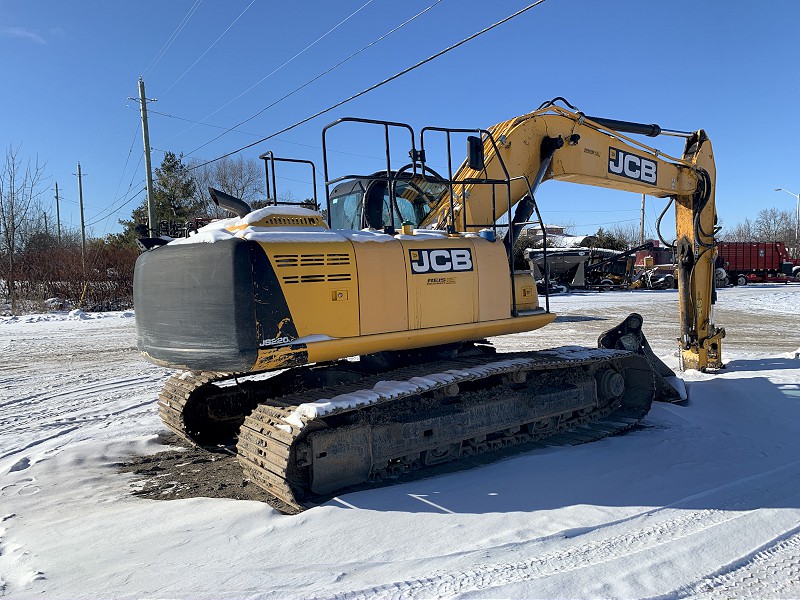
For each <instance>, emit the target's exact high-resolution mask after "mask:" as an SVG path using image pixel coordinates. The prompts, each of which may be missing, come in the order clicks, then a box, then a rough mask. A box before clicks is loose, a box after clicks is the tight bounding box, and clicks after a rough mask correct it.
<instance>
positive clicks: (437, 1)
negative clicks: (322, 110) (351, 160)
mask: <svg viewBox="0 0 800 600" xmlns="http://www.w3.org/2000/svg"><path fill="white" fill-rule="evenodd" d="M441 1H442V0H436V2H434V3H433V4H431V5H430V6H428V7H427V8H426V9H424V10H422V11H420V12H418V13H417V14H416V15H414V16H413V17H411V18H410V19H407V20H406V21H404V22H403V23H401V24H400V25H398V26H397V27H395V28H394V29H392V30H390V31H388V32H386V33H385V34H383V35H382V36H381V37H379V38H378V39H376V40H374V41H372V42H370V43H369V44H367V45H366V46H364V47H363V48H361V49H360V50H356V51H355V52H353V53H352V54H351V55H350V56H348V57H347V58H345V59H344V60H341V61H339V62H338V63H336V64H335V65H333V66H332V67H330V68H329V69H326V70H325V71H323V72H322V73H320V74H319V75H317V76H316V77H313V78H312V79H310V80H308V81H306V82H305V83H304V84H303V85H301V86H299V87H296V88H295V89H293V90H292V91H291V92H289V93H288V94H284V95H283V96H281V97H280V98H278V99H277V100H275V101H274V102H273V103H271V104H268V105H267V106H265V107H264V108H262V109H261V110H260V111H258V112H257V113H256V114H254V115H253V116H251V117H248V118H247V119H245V120H244V121H241V122H240V123H238V124H236V125H234V126H233V127H231V128H230V129H228V130H226V131H223V132H222V133H221V134H219V135H218V136H217V137H215V138H214V139H212V140H209V141H208V142H206V143H205V144H203V145H201V146H198V147H197V148H195V149H194V150H192V151H191V152H189V154H187V156H191V155H192V154H193V153H194V152H196V151H198V150H200V149H201V148H204V147H206V146H208V145H209V144H211V143H213V142H216V141H217V140H218V139H220V138H221V137H222V136H224V135H226V134H228V133H229V132H230V131H232V130H234V129H236V128H237V127H239V126H240V125H244V124H245V123H247V122H248V121H252V120H253V119H255V118H256V117H257V116H259V115H260V114H262V113H263V112H264V111H266V110H268V109H270V108H272V107H273V106H275V105H276V104H278V103H279V102H282V101H284V100H286V98H289V97H290V96H293V95H294V94H296V93H297V92H299V91H300V90H302V89H303V88H305V87H307V86H309V85H311V84H312V83H314V82H315V81H317V80H318V79H321V78H322V77H324V76H325V75H327V74H328V73H330V72H331V71H333V70H335V69H338V68H339V67H341V66H342V65H343V64H345V63H346V62H347V61H349V60H351V59H353V58H355V57H356V56H358V55H359V54H361V53H362V52H364V51H365V50H367V49H368V48H371V47H372V46H374V45H375V44H377V43H379V42H381V41H383V40H384V39H386V38H387V37H389V36H390V35H392V34H393V33H395V32H396V31H398V30H399V29H402V28H403V27H405V26H406V25H408V24H409V23H411V22H412V21H414V20H415V19H417V18H418V17H421V16H422V15H424V14H425V13H426V12H428V11H429V10H431V9H432V8H433V7H434V6H436V5H437V4H439V3H440V2H441ZM542 1H544V0H542ZM234 100H235V98H234ZM226 106H227V105H226ZM212 114H213V113H212ZM209 116H210V115H209Z"/></svg>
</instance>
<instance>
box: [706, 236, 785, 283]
mask: <svg viewBox="0 0 800 600" xmlns="http://www.w3.org/2000/svg"><path fill="white" fill-rule="evenodd" d="M717 266H718V267H722V268H723V269H725V273H726V274H727V278H728V280H729V281H730V282H731V283H732V284H734V285H747V284H748V283H756V282H777V283H788V282H789V281H793V280H798V279H800V259H796V258H795V259H792V258H790V257H789V253H788V252H787V250H786V245H785V244H784V243H783V242H720V243H719V245H718V246H717Z"/></svg>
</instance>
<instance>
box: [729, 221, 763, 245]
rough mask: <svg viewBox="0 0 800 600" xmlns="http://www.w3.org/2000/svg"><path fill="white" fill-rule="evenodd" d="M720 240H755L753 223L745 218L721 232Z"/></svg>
mask: <svg viewBox="0 0 800 600" xmlns="http://www.w3.org/2000/svg"><path fill="white" fill-rule="evenodd" d="M722 238H723V239H724V240H725V241H726V242H752V241H755V239H756V234H755V228H754V227H753V222H752V221H751V220H750V219H749V218H745V220H744V221H742V222H741V223H737V224H736V225H734V226H733V227H731V228H730V229H728V230H724V229H723V230H722Z"/></svg>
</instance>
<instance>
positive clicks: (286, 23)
mask: <svg viewBox="0 0 800 600" xmlns="http://www.w3.org/2000/svg"><path fill="white" fill-rule="evenodd" d="M433 4H435V5H434V6H433V7H432V8H431V9H430V10H428V11H427V12H426V13H425V14H423V15H422V16H420V17H418V18H417V19H415V20H414V21H412V22H411V23H409V24H408V25H406V26H404V27H403V28H401V29H399V30H398V31H396V32H395V33H393V34H392V35H391V36H389V37H387V38H386V39H384V40H382V41H381V42H379V43H377V44H375V45H373V46H371V47H370V48H369V49H367V50H365V51H363V52H361V53H360V54H358V55H357V56H355V57H354V58H352V59H351V60H349V61H347V62H346V63H345V64H344V65H342V66H341V67H338V68H336V69H335V70H333V71H332V72H331V73H329V74H327V75H325V76H324V77H321V78H319V79H318V80H317V81H314V82H313V83H310V84H308V85H307V86H306V87H304V88H303V89H302V90H300V91H298V92H297V93H295V94H293V95H292V96H291V97H290V98H288V99H286V100H283V101H280V102H278V103H277V104H275V105H274V106H273V107H271V108H269V109H268V110H265V111H264V112H263V113H262V114H261V115H259V116H258V117H256V118H254V119H252V120H251V121H249V122H248V123H247V124H245V125H242V126H241V127H240V128H239V129H240V131H235V132H231V133H228V134H226V135H224V136H222V137H221V138H220V139H218V140H216V141H213V142H211V140H212V139H213V138H215V137H217V136H218V135H219V134H220V133H222V132H223V131H224V129H221V128H227V127H230V126H232V125H235V124H236V123H238V122H240V121H242V120H244V119H247V118H249V117H251V116H252V115H254V114H255V113H257V112H259V111H261V110H262V109H264V108H265V107H266V106H268V105H270V104H272V103H274V102H275V101H276V100H278V99H279V98H281V97H282V96H284V95H285V94H287V93H289V92H291V91H292V90H294V89H296V88H298V87H299V86H302V85H304V84H306V83H308V82H309V81H310V80H311V79H313V78H315V77H317V76H318V75H319V74H320V73H322V72H324V71H325V70H327V69H329V68H330V67H332V66H334V65H335V64H336V63H338V62H340V61H342V60H343V59H345V58H347V57H348V56H350V55H351V54H353V53H354V52H356V51H357V50H359V49H361V48H363V47H364V46H366V45H368V44H370V43H372V42H374V41H375V40H377V39H378V38H380V37H381V36H383V35H384V34H386V33H387V32H388V31H390V30H392V29H393V28H395V27H397V26H398V25H400V24H401V23H403V22H404V21H406V20H408V19H409V18H411V17H412V16H414V15H416V14H417V13H419V12H421V11H423V10H424V9H426V8H428V7H430V6H431V5H433ZM528 4H529V2H528V1H526V0H501V1H496V2H486V1H485V0H440V1H439V2H438V3H437V2H435V0H406V1H404V2H396V1H395V2H392V1H390V0H371V1H368V0H339V1H337V2H330V1H321V0H311V1H304V0H297V1H295V2H290V3H289V2H287V3H284V2H268V1H267V0H228V1H226V2H220V1H213V0H170V1H169V2H163V1H160V2H155V1H152V0H140V1H139V2H135V3H122V2H108V1H100V0H94V1H83V2H81V1H76V2H63V1H62V0H41V1H31V0H2V1H1V2H0V60H1V61H2V62H1V63H0V64H2V71H3V78H4V85H3V93H2V94H0V114H2V115H3V120H2V128H0V144H2V147H3V149H5V148H7V147H8V146H9V145H13V146H14V147H16V146H19V145H21V154H22V155H23V156H32V157H35V156H38V158H39V160H40V161H42V162H45V163H46V166H47V167H46V169H47V175H48V177H50V178H51V179H50V180H48V186H49V187H50V189H52V188H53V183H54V182H55V181H58V184H59V190H60V192H61V194H62V196H63V198H64V201H63V202H62V204H61V209H62V210H61V215H62V222H63V223H65V224H66V225H72V226H77V225H79V223H80V217H79V214H78V209H77V199H78V187H77V178H76V177H75V176H73V173H75V172H76V166H77V162H78V161H80V162H81V167H82V170H83V171H84V173H87V174H88V175H87V177H86V178H85V179H84V186H83V187H84V202H85V205H86V220H87V222H88V223H91V224H92V225H91V231H92V233H93V234H94V235H97V236H101V235H104V234H106V233H108V232H111V231H116V230H119V226H118V225H117V219H119V218H127V217H129V216H130V212H131V210H132V209H133V208H134V207H135V206H136V205H137V204H138V203H139V201H140V199H141V198H142V195H139V196H137V197H136V198H135V199H134V200H132V201H130V202H128V203H127V204H126V202H127V201H128V198H130V197H132V196H134V195H135V194H136V193H139V192H140V190H141V189H142V188H143V185H144V184H143V182H144V167H143V163H142V161H141V156H142V141H141V131H140V129H139V123H140V121H139V111H138V103H137V102H135V101H129V100H128V99H127V98H128V97H134V96H136V95H137V80H138V77H139V76H140V75H142V76H143V77H144V80H145V84H146V86H147V96H148V97H149V98H157V99H158V102H155V103H152V104H150V105H149V108H150V111H151V113H150V142H151V146H152V147H153V148H154V154H153V162H154V168H155V166H157V165H158V164H159V163H160V161H161V158H162V157H163V151H164V150H171V151H174V152H176V153H181V152H182V153H184V155H187V156H188V157H191V158H199V159H210V158H214V157H216V156H219V155H221V154H223V153H226V152H230V151H231V150H235V149H237V148H239V147H241V146H243V145H245V144H249V143H251V142H253V141H255V140H256V139H258V138H259V137H264V136H266V135H268V134H271V133H274V132H275V131H278V130H280V129H282V128H284V127H286V126H288V125H291V124H292V123H294V122H296V121H299V120H301V119H303V118H305V117H307V116H309V115H311V114H313V113H315V112H317V111H318V110H321V109H323V108H325V107H327V106H329V105H331V104H334V103H335V102H338V101H339V100H342V99H344V98H347V97H348V96H350V95H352V94H354V93H356V92H359V91H361V90H362V89H364V88H366V87H368V86H370V85H372V84H374V83H377V82H379V81H381V80H383V79H385V78H386V77H388V76H391V75H393V74H395V73H397V72H398V71H401V70H402V69H404V68H406V67H408V66H410V65H413V64H415V63H416V62H418V61H420V60H422V59H424V58H427V57H428V56H430V55H432V54H434V53H436V52H438V51H440V50H442V49H444V48H446V47H447V46H450V45H451V44H453V43H455V42H457V41H459V40H461V39H462V38H465V37H467V36H468V35H471V34H472V33H474V32H476V31H478V30H480V29H482V28H484V27H486V26H488V25H490V24H492V23H494V22H496V21H498V20H500V19H502V18H504V17H506V16H508V15H510V14H512V13H514V12H515V11H517V10H519V9H521V8H523V7H524V6H527V5H528ZM799 22H800V3H796V2H778V1H770V0H762V1H761V2H744V1H741V0H740V1H722V0H716V1H711V0H691V1H690V0H668V1H667V0H664V1H662V2H656V1H647V0H615V1H608V2H603V1H599V0H547V1H546V2H544V3H543V4H541V5H540V6H538V7H536V8H533V9H531V10H530V11H528V12H527V13H525V14H523V15H522V16H520V17H518V18H516V19H514V20H513V21H511V22H509V23H507V24H505V25H503V26H501V27H499V28H497V29H495V30H494V31H491V32H489V33H488V34H486V35H484V36H482V37H480V38H478V39H476V40H474V41H472V42H470V43H468V44H466V45H464V46H462V47H460V48H458V49H456V50H454V51H453V52H451V53H449V54H447V55H446V56H444V57H442V58H440V59H437V60H435V61H433V62H432V63H430V64H427V65H425V66H423V67H421V68H419V69H417V70H416V71H414V72H412V73H410V74H409V75H406V76H404V77H403V78H401V79H399V80H397V81H395V82H392V83H390V84H388V85H386V86H384V87H382V88H380V89H378V90H376V91H375V92H372V93H370V94H367V95H366V96H363V97H361V98H359V99H357V100H355V101H353V102H351V103H349V104H346V105H345V106H343V107H341V108H338V109H336V110H335V111H333V112H331V113H328V114H326V115H324V116H322V117H319V118H317V119H314V120H312V121H311V122H309V123H306V124H305V125H302V126H300V127H298V128H296V129H294V130H292V131H289V132H287V133H284V134H281V135H280V136H278V137H277V138H276V139H273V140H269V141H268V142H265V143H263V144H260V145H258V146H256V147H254V148H251V149H249V150H246V151H245V152H244V153H243V156H244V157H246V158H257V157H258V155H259V154H260V153H262V152H265V151H267V150H272V151H273V152H275V153H276V155H283V156H292V157H296V158H304V159H309V160H314V161H315V162H317V164H318V165H319V167H320V169H321V168H322V167H321V150H320V146H321V130H322V127H323V126H324V125H326V124H327V123H329V122H331V121H332V120H334V119H336V118H338V117H343V116H359V117H368V118H376V119H387V120H394V121H402V122H407V123H409V124H411V125H412V126H413V127H414V128H415V129H417V130H418V129H419V128H421V127H423V126H426V125H434V126H452V127H488V126H490V125H492V124H494V123H497V122H499V121H503V120H506V119H508V118H511V117H513V116H516V115H520V114H524V113H526V112H529V111H530V110H533V109H535V108H536V107H537V106H538V105H539V104H540V103H541V102H543V101H545V100H548V99H550V98H553V97H555V96H564V97H566V98H567V99H568V100H569V101H570V102H572V103H573V104H575V105H577V106H578V107H579V108H580V109H581V110H583V111H584V112H586V113H587V114H590V115H595V116H604V117H609V118H616V119H624V120H632V121H642V122H647V123H653V122H655V123H658V124H659V125H661V126H662V127H664V128H669V129H678V130H695V129H699V128H703V129H705V130H706V131H707V132H708V134H709V137H710V138H711V140H712V143H713V144H714V150H715V155H716V161H717V206H718V212H719V215H720V218H721V219H722V222H723V224H727V225H730V226H732V225H734V224H736V223H737V222H740V221H742V220H743V219H744V218H745V217H750V218H753V217H755V216H756V215H757V213H758V211H759V210H761V209H763V208H771V207H777V208H780V209H783V210H790V211H793V210H794V207H795V204H794V202H795V199H794V198H792V197H791V196H789V195H788V194H784V193H776V192H774V191H773V190H774V188H776V187H784V188H787V189H789V190H792V191H794V192H800V170H798V166H797V165H798V162H800V155H798V152H797V146H798V144H797V141H798V134H799V133H800V131H799V129H800V127H798V124H797V120H796V118H795V113H794V109H795V107H796V104H797V98H798V92H799V91H800V90H799V89H798V87H799V86H798V78H797V75H798V67H797V65H798V64H800V61H799V60H798V59H800V50H798V46H799V45H800V40H799V39H798V35H797V25H798V23H799ZM331 30H332V31H331ZM174 34H177V35H174ZM326 34H327V35H326ZM323 36H324V37H323ZM320 38H321V39H320ZM309 46H310V47H309ZM287 61H289V62H288V64H287ZM248 90H249V91H248ZM158 113H161V114H158ZM193 122H203V123H204V124H195V123H193ZM209 142H210V143H209ZM337 143H338V145H337V148H339V149H340V151H341V153H340V154H337V157H338V158H337V162H336V167H337V168H340V169H342V171H341V172H342V173H343V172H344V171H353V170H367V168H366V167H364V165H369V164H370V163H372V164H373V165H375V164H376V163H377V166H375V168H376V169H377V168H380V162H379V161H376V160H375V159H374V158H373V157H375V156H376V151H375V149H374V147H373V145H371V144H370V143H368V142H367V141H364V140H363V139H361V137H360V136H359V134H358V133H352V134H349V133H348V134H346V135H343V136H342V137H340V138H339V140H338V142H337ZM648 143H649V144H653V145H655V146H656V147H659V148H660V149H663V150H665V151H667V152H669V153H671V154H678V155H679V154H680V151H681V147H682V146H681V142H680V141H679V140H674V139H663V138H658V139H656V140H654V141H652V140H651V141H649V142H648ZM201 146H202V147H201ZM198 148H200V149H199V150H198ZM377 156H378V157H380V152H377ZM279 174H282V175H283V176H284V177H283V179H281V180H279V186H280V188H281V191H290V192H292V194H293V195H295V196H296V197H298V196H302V197H305V196H307V195H309V193H310V185H309V184H308V183H302V182H303V181H310V176H309V175H308V174H307V173H305V172H297V173H295V172H292V171H291V169H289V170H284V171H282V172H280V173H279ZM318 180H320V181H321V180H322V177H318ZM320 194H321V195H322V194H323V193H322V191H321V190H320ZM51 196H52V193H51ZM538 200H539V203H540V207H541V210H542V212H543V215H544V218H545V220H546V221H547V222H549V223H571V224H574V225H575V230H576V231H575V232H576V233H593V232H594V231H596V230H597V227H598V226H603V227H608V226H613V224H614V223H615V222H638V211H639V206H640V197H639V196H637V195H634V194H626V193H621V192H611V191H607V190H600V189H594V188H589V187H585V186H576V185H571V184H558V183H548V184H546V185H544V186H542V189H541V191H540V194H539V197H538ZM662 207H663V201H661V200H656V199H653V200H650V201H649V202H648V210H647V213H648V214H647V222H648V226H651V225H652V223H653V221H654V220H655V217H656V216H657V214H658V212H660V210H661V208H662ZM53 212H54V207H53Z"/></svg>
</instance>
